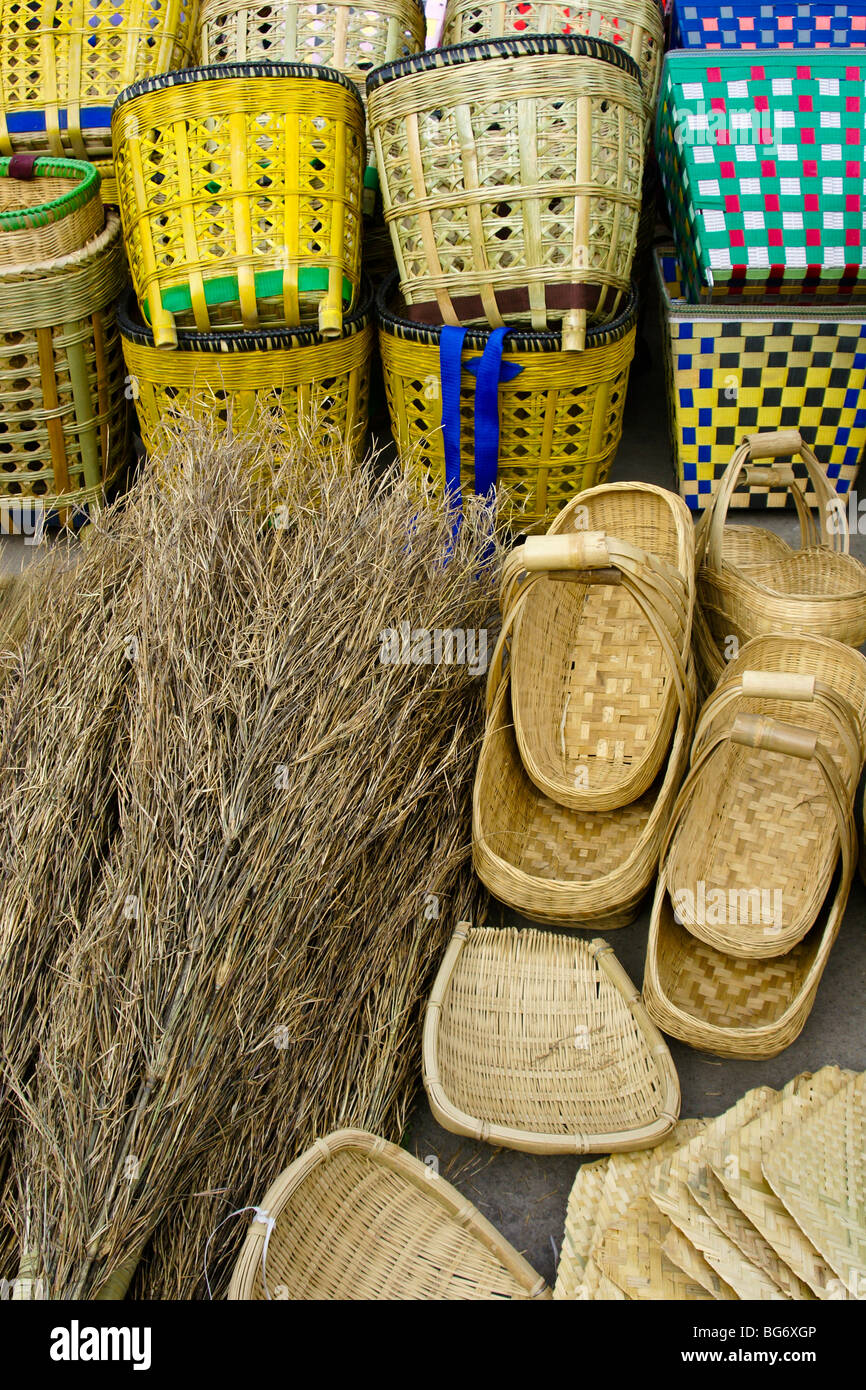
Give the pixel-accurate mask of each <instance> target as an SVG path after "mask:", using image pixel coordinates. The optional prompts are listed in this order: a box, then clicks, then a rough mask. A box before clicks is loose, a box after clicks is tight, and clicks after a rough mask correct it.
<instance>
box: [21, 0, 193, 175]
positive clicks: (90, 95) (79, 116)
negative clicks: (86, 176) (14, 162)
mask: <svg viewBox="0 0 866 1390" xmlns="http://www.w3.org/2000/svg"><path fill="white" fill-rule="evenodd" d="M197 17H198V0H87V4H86V5H85V4H83V3H81V0H0V152H2V153H3V154H12V153H13V152H16V151H36V152H40V153H41V152H44V153H48V154H52V155H54V156H56V157H62V156H64V155H67V156H68V155H71V156H73V157H74V158H75V159H92V160H105V159H107V158H109V157H110V155H111V128H110V127H111V106H112V103H113V101H114V100H115V98H116V97H117V96H118V95H119V94H120V92H122V91H123V89H124V87H128V86H129V85H130V83H132V82H138V81H139V80H141V79H142V78H145V77H153V76H155V75H156V74H158V73H162V72H172V71H174V70H175V69H177V68H183V67H186V65H187V63H189V62H190V61H191V59H192V47H193V37H194V34H195V26H196V20H197Z"/></svg>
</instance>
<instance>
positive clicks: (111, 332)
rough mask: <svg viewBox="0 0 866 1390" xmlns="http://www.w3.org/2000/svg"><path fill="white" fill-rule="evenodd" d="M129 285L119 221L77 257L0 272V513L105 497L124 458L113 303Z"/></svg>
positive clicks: (75, 506)
mask: <svg viewBox="0 0 866 1390" xmlns="http://www.w3.org/2000/svg"><path fill="white" fill-rule="evenodd" d="M125 283H126V262H125V260H124V255H123V238H122V235H121V229H120V219H119V218H118V217H117V215H116V214H111V213H109V214H108V218H107V221H106V226H105V229H104V231H103V232H101V233H100V235H99V236H98V237H96V238H94V240H92V241H90V242H89V243H88V244H87V246H86V247H84V248H83V249H82V250H80V251H76V252H73V253H72V254H71V255H69V256H65V257H63V258H61V259H59V260H55V261H51V262H49V263H47V264H46V265H44V266H38V265H37V266H32V267H30V268H28V269H27V270H20V269H19V270H0V512H2V513H3V515H4V518H6V517H8V516H12V517H13V518H14V514H15V512H16V509H18V508H20V507H22V505H25V504H27V505H30V506H32V505H38V506H39V507H40V508H41V509H42V510H43V511H44V512H45V513H48V514H51V513H52V512H53V510H54V509H57V510H58V511H59V513H60V518H61V520H67V519H68V518H69V516H70V514H71V513H73V512H75V511H77V510H79V509H81V508H84V507H86V506H88V505H89V504H93V503H97V504H98V503H99V502H101V501H102V500H103V497H104V494H105V491H106V490H107V488H108V487H109V486H110V485H111V484H112V483H113V482H114V480H115V479H116V478H117V476H118V474H119V473H120V471H121V469H122V468H123V467H124V466H125V465H126V464H127V463H128V461H129V430H128V421H129V406H128V401H127V397H126V382H125V379H124V368H123V355H122V353H121V349H120V335H119V332H118V329H117V323H116V317H115V304H116V302H117V300H118V298H119V296H120V294H121V292H122V290H123V287H124V285H125Z"/></svg>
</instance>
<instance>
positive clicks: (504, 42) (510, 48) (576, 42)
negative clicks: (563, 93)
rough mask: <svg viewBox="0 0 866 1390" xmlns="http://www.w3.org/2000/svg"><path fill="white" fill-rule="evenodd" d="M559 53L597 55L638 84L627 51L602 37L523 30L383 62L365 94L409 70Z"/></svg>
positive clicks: (637, 78)
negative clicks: (514, 34)
mask: <svg viewBox="0 0 866 1390" xmlns="http://www.w3.org/2000/svg"><path fill="white" fill-rule="evenodd" d="M545 54H559V55H562V56H564V57H572V58H598V59H600V60H601V61H602V62H604V63H610V64H611V65H612V66H613V67H616V68H619V69H620V70H621V71H622V72H625V73H628V74H629V76H630V77H633V78H634V79H635V81H636V82H637V84H638V86H639V87H641V88H642V85H643V84H642V82H641V75H640V68H639V67H638V65H637V63H636V62H635V61H634V59H633V58H632V57H631V55H630V54H628V53H624V52H623V51H622V49H620V48H617V47H616V46H615V45H614V44H612V43H608V42H607V41H606V40H605V39H594V38H590V37H589V36H588V35H585V34H527V35H523V36H521V37H520V38H514V39H485V40H483V41H478V42H472V43H456V44H453V45H451V46H450V47H448V48H429V49H427V51H426V52H425V53H416V54H413V55H412V56H411V57H409V58H399V59H398V60H397V62H395V63H385V64H383V66H382V67H380V68H376V69H375V71H373V72H371V73H370V75H369V76H368V78H367V95H368V96H369V95H370V94H371V93H372V92H375V90H376V88H377V87H383V86H385V84H386V83H388V82H395V81H397V79H399V78H401V77H409V76H411V75H412V74H413V73H419V72H435V71H436V70H437V69H444V68H452V67H459V66H460V64H461V63H486V62H496V61H497V60H499V61H503V60H504V61H505V62H508V63H514V61H515V60H516V59H520V58H537V57H543V56H544V55H545Z"/></svg>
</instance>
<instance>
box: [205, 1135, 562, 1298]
mask: <svg viewBox="0 0 866 1390" xmlns="http://www.w3.org/2000/svg"><path fill="white" fill-rule="evenodd" d="M268 1221H272V1222H273V1223H274V1225H273V1227H272V1229H269V1227H268ZM265 1279H266V1280H267V1284H265ZM550 1296H551V1295H550V1290H549V1289H548V1287H547V1285H546V1284H545V1282H544V1280H543V1279H542V1278H541V1277H540V1275H538V1274H536V1272H535V1270H534V1269H532V1268H531V1266H530V1265H528V1264H527V1262H526V1260H524V1258H523V1256H522V1255H519V1254H518V1253H517V1251H516V1250H515V1249H513V1247H512V1246H511V1245H509V1244H508V1242H507V1241H506V1240H505V1239H504V1237H503V1236H501V1235H500V1234H499V1232H498V1231H497V1230H496V1229H495V1228H494V1227H493V1226H491V1225H490V1222H489V1221H486V1220H485V1219H484V1217H483V1216H482V1215H481V1213H480V1212H479V1211H478V1210H477V1209H476V1208H475V1207H474V1206H473V1205H472V1203H471V1202H470V1201H469V1200H468V1199H467V1198H466V1197H463V1196H461V1195H460V1193H459V1192H457V1191H456V1189H455V1188H453V1187H452V1186H451V1184H450V1183H448V1182H446V1181H445V1179H444V1178H440V1177H439V1176H438V1174H436V1173H435V1172H434V1171H433V1170H432V1169H431V1168H429V1167H428V1166H427V1165H426V1164H424V1163H421V1162H419V1160H418V1159H417V1158H413V1157H412V1155H411V1154H409V1153H407V1152H406V1151H405V1149H400V1148H398V1147H397V1146H396V1144H389V1143H387V1142H386V1141H385V1140H384V1139H379V1138H377V1137H376V1136H375V1135H373V1134H366V1133H364V1132H363V1131H362V1130H357V1129H343V1130H337V1131H335V1132H334V1133H333V1134H329V1135H328V1137H327V1138H326V1139H319V1140H318V1141H317V1142H316V1143H315V1144H314V1145H313V1147H312V1148H311V1149H308V1150H307V1152H306V1153H305V1154H302V1155H301V1157H300V1158H298V1159H296V1160H295V1162H294V1163H293V1164H292V1165H291V1166H290V1167H289V1168H287V1169H286V1170H285V1172H283V1173H281V1174H280V1176H279V1177H278V1178H277V1179H276V1181H275V1182H274V1183H273V1185H272V1186H271V1187H270V1188H269V1189H268V1191H267V1193H266V1194H265V1197H264V1200H263V1202H262V1203H261V1205H260V1207H259V1208H258V1211H257V1214H256V1217H255V1219H254V1220H253V1222H252V1224H251V1226H250V1231H249V1235H248V1236H247V1240H246V1243H245V1245H244V1248H243V1250H242V1251H241V1254H240V1257H239V1259H238V1262H237V1265H236V1266H235V1271H234V1274H233V1276H232V1282H231V1286H230V1288H229V1293H228V1297H229V1298H230V1299H259V1300H261V1299H265V1298H272V1299H322V1300H328V1301H331V1300H344V1299H345V1300H359V1299H363V1300H366V1299H422V1300H425V1301H426V1300H439V1299H448V1300H453V1299H460V1300H463V1299H470V1300H471V1299H502V1298H505V1299H514V1298H517V1299H525V1298H550Z"/></svg>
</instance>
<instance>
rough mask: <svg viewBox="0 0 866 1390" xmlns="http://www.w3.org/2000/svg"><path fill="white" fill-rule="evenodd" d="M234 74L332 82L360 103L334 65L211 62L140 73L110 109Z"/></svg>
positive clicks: (347, 79) (349, 81)
mask: <svg viewBox="0 0 866 1390" xmlns="http://www.w3.org/2000/svg"><path fill="white" fill-rule="evenodd" d="M234 77H243V78H250V77H298V78H312V79H318V81H320V82H334V83H336V84H337V86H339V87H345V89H346V91H347V92H351V94H352V96H354V97H356V98H357V100H358V101H359V102H360V103H361V106H362V107H363V100H362V97H361V93H360V91H359V90H358V87H357V84H356V83H354V82H353V81H352V79H351V77H347V76H346V74H345V73H344V72H340V71H338V69H337V68H327V67H324V66H321V67H320V66H317V65H316V64H315V63H212V64H210V65H209V66H207V67H199V68H180V69H178V70H177V71H175V72H163V73H158V74H157V75H156V76H155V77H143V78H141V79H140V81H138V82H133V83H132V85H131V86H129V87H124V89H123V91H122V92H120V93H119V95H118V96H117V97H115V99H114V105H113V106H112V108H111V113H112V115H114V114H115V112H117V111H119V110H120V108H121V107H122V106H124V105H126V103H127V102H130V101H134V100H135V99H136V97H141V96H149V95H150V94H151V93H152V92H160V91H162V90H163V89H164V88H167V87H182V86H190V85H192V84H193V83H195V82H221V81H224V80H225V79H227V78H228V79H230V78H234Z"/></svg>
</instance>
